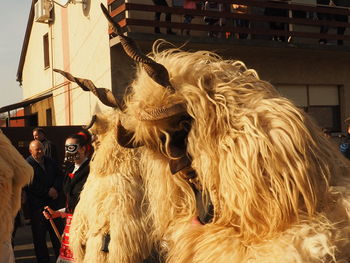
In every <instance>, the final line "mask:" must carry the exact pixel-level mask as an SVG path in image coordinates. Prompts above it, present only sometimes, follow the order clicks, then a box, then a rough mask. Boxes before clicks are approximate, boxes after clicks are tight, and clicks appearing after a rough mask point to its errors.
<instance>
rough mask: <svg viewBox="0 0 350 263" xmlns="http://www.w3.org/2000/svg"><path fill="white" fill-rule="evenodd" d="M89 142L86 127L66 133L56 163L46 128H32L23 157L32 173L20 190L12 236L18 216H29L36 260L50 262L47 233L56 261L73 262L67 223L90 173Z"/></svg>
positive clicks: (53, 148)
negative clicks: (19, 203)
mask: <svg viewBox="0 0 350 263" xmlns="http://www.w3.org/2000/svg"><path fill="white" fill-rule="evenodd" d="M91 143H92V142H91V135H90V133H89V132H88V131H86V130H82V131H81V132H78V133H77V134H72V135H69V136H68V137H67V138H66V141H65V145H64V147H65V158H64V163H63V164H59V163H58V160H59V158H58V156H57V147H56V145H55V144H54V143H52V142H51V141H50V140H48V139H47V138H46V134H45V130H44V129H42V128H35V129H34V130H33V140H32V141H31V142H30V143H29V156H28V158H27V159H26V161H27V162H28V163H29V164H30V165H31V166H32V168H33V170H34V177H33V180H32V181H31V183H30V184H28V185H27V186H25V187H24V189H23V191H22V203H23V204H22V209H21V210H20V212H19V213H18V215H17V216H16V219H15V227H14V231H13V238H14V237H15V234H16V230H17V228H18V227H19V226H20V225H21V223H20V222H21V218H22V217H26V218H27V219H29V220H30V226H31V230H32V238H33V244H34V251H35V256H36V260H37V262H38V263H48V262H50V256H49V250H48V247H47V242H46V235H47V233H49V236H50V240H51V243H52V247H53V250H54V253H55V257H56V258H57V262H58V263H59V262H65V263H67V262H74V259H73V255H72V252H71V250H70V249H69V226H70V222H71V219H72V216H73V212H74V208H75V206H76V204H77V202H78V199H79V195H80V192H81V191H82V188H83V185H84V183H85V181H86V179H87V177H88V174H89V164H90V158H91V156H92V153H93V147H92V145H91ZM62 147H63V146H62ZM60 159H61V158H60Z"/></svg>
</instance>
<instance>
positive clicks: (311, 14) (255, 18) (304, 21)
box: [108, 0, 350, 49]
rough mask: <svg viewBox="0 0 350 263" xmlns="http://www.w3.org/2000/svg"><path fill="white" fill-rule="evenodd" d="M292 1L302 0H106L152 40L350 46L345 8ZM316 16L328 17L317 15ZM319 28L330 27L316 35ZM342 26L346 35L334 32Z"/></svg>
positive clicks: (130, 27) (120, 18) (128, 27)
mask: <svg viewBox="0 0 350 263" xmlns="http://www.w3.org/2000/svg"><path fill="white" fill-rule="evenodd" d="M296 1H302V0H294V1H266V0H235V1H233V0H216V1H213V2H216V3H217V6H218V8H217V10H215V9H211V10H205V9H204V8H199V9H184V8H183V7H182V6H176V5H175V6H171V7H170V6H169V7H166V6H155V5H153V4H150V2H151V1H149V0H148V1H144V0H109V1H108V6H109V10H110V13H111V15H112V17H114V19H115V20H116V21H117V22H118V23H119V24H120V25H121V27H122V28H123V29H124V30H125V31H126V32H130V33H142V34H147V35H148V36H149V37H151V38H167V37H169V38H171V41H174V40H175V41H176V40H179V41H184V40H185V39H186V40H189V41H196V40H197V41H202V42H203V41H205V42H208V43H220V42H222V41H224V42H226V41H228V42H229V41H241V43H243V42H245V43H248V42H249V44H252V45H254V43H258V42H259V43H262V42H264V43H276V42H280V43H281V45H293V46H298V45H299V46H303V45H304V46H305V45H308V46H310V45H311V46H316V45H317V46H323V48H339V47H340V45H341V46H342V49H348V48H350V23H349V22H348V17H349V15H350V9H349V7H339V6H337V7H328V6H321V5H316V3H314V2H316V1H315V0H307V1H306V0H304V2H309V3H311V4H300V3H296ZM176 3H180V4H181V0H173V5H174V4H176ZM203 3H204V1H203ZM233 3H235V4H242V5H246V6H247V7H248V8H247V10H248V11H247V12H246V13H238V12H235V11H234V10H232V4H233ZM313 3H314V4H313ZM156 12H161V19H160V21H155V19H154V17H155V13H156ZM166 13H170V14H171V22H167V21H165V14H166ZM320 14H323V16H327V17H329V18H328V19H320ZM324 14H326V15H324ZM184 15H191V16H193V20H192V22H191V23H190V24H186V23H184ZM206 18H213V19H214V20H216V23H215V24H213V25H209V24H208V23H206V22H205V21H206V20H207V19H206ZM238 20H241V21H246V22H245V25H246V26H240V25H239V23H237V21H238ZM155 27H159V28H160V30H161V32H162V33H163V34H155V33H154V28H155ZM321 27H324V28H328V30H327V31H326V32H322V33H320V32H321V30H320V29H321ZM167 28H171V29H172V30H173V31H174V32H176V36H170V35H166V29H167ZM344 29H345V34H342V33H339V32H338V31H342V30H344ZM187 32H189V33H188V34H187ZM110 33H111V32H110ZM152 35H153V37H152ZM111 38H113V36H111ZM320 39H325V40H326V42H327V45H320V44H319V40H320ZM254 41H255V42H254ZM342 42H343V43H342ZM112 45H113V44H112ZM346 47H348V48H346Z"/></svg>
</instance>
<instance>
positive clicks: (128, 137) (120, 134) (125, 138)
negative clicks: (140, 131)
mask: <svg viewBox="0 0 350 263" xmlns="http://www.w3.org/2000/svg"><path fill="white" fill-rule="evenodd" d="M133 141H134V140H133V133H131V132H130V131H128V130H127V129H125V128H124V126H123V125H122V123H121V121H119V122H118V125H117V142H118V144H119V145H120V146H122V147H124V148H138V147H141V146H143V145H142V144H141V143H139V144H134V143H133Z"/></svg>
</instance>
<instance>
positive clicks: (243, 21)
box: [232, 4, 249, 39]
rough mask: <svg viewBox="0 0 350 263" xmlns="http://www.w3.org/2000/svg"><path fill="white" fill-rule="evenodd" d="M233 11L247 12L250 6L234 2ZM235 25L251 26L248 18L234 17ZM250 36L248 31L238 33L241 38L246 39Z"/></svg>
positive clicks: (239, 26) (240, 26) (241, 26)
mask: <svg viewBox="0 0 350 263" xmlns="http://www.w3.org/2000/svg"><path fill="white" fill-rule="evenodd" d="M232 11H233V13H236V14H247V13H248V6H246V5H239V4H232ZM233 23H234V26H235V27H238V28H248V27H249V20H246V19H234V21H233ZM247 37H248V34H247V33H238V38H239V39H246V38H247Z"/></svg>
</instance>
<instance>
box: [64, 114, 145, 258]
mask: <svg viewBox="0 0 350 263" xmlns="http://www.w3.org/2000/svg"><path fill="white" fill-rule="evenodd" d="M116 118H118V113H117V112H112V113H110V114H107V113H106V114H105V115H98V117H97V120H96V123H95V124H94V126H93V127H92V129H91V132H92V133H93V134H94V135H95V136H97V141H96V142H95V150H96V151H95V154H94V156H93V159H92V161H91V164H90V175H89V177H88V179H87V181H86V183H85V185H84V188H83V191H82V192H81V195H80V201H79V203H78V205H77V207H76V209H75V211H74V215H73V220H72V225H71V239H70V240H71V246H72V250H73V255H74V257H75V258H76V259H77V262H91V263H92V262H93V263H95V262H99V263H103V262H110V263H137V262H142V261H143V259H145V258H146V257H147V256H148V255H149V254H150V239H149V238H148V232H149V230H148V225H147V220H146V218H145V214H146V213H145V210H146V208H147V205H146V204H145V203H144V202H143V201H144V200H143V198H144V194H143V193H144V190H143V183H142V179H141V176H140V170H139V165H138V162H139V157H138V153H137V151H135V150H130V149H124V148H121V147H120V146H119V145H118V144H117V141H116V133H115V128H114V124H115V123H116V121H117V119H116ZM107 233H109V234H110V236H111V242H110V244H109V252H108V253H106V252H102V251H101V248H102V239H103V235H105V234H107Z"/></svg>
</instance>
